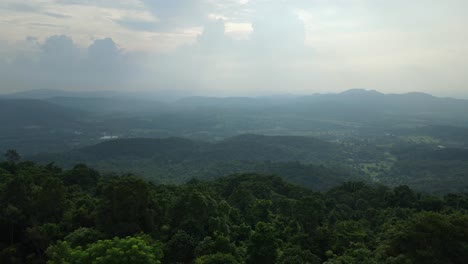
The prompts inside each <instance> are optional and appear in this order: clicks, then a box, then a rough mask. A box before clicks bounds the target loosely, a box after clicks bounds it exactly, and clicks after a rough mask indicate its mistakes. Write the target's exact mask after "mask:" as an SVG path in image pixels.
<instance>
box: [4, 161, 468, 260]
mask: <svg viewBox="0 0 468 264" xmlns="http://www.w3.org/2000/svg"><path fill="white" fill-rule="evenodd" d="M9 157H10V158H11V160H10V161H7V162H3V163H0V194H1V195H0V208H1V211H0V263H46V262H48V263H199V264H201V263H265V264H268V263H328V264H332V263H415V264H418V263H423V264H436V263H437V264H439V263H454V264H457V263H466V259H468V240H467V239H466V238H467V237H468V195H467V194H447V195H444V196H430V195H425V194H421V193H417V192H415V191H413V190H411V189H410V188H408V187H406V186H398V187H395V188H388V187H384V186H380V185H373V184H365V183H360V182H347V183H344V184H342V185H340V186H337V187H335V188H332V189H330V190H329V191H327V192H320V193H319V192H314V191H311V190H309V189H306V188H303V187H299V186H296V185H292V184H289V183H286V182H285V181H283V180H282V179H281V178H279V177H276V176H260V175H256V174H243V175H234V176H229V177H225V178H220V179H216V180H212V181H198V180H191V181H189V182H188V183H186V184H182V185H178V186H176V185H154V184H152V183H148V182H146V181H144V180H142V179H140V178H138V177H135V176H131V175H125V176H120V177H115V176H105V175H104V176H103V175H101V174H100V173H99V172H97V171H95V170H93V169H90V168H88V167H87V166H85V165H78V166H75V167H74V168H73V169H71V170H62V169H61V168H59V167H57V166H55V165H53V164H49V165H46V166H41V165H37V164H35V163H32V162H18V159H17V158H18V157H17V156H16V155H14V153H13V152H10V155H9Z"/></svg>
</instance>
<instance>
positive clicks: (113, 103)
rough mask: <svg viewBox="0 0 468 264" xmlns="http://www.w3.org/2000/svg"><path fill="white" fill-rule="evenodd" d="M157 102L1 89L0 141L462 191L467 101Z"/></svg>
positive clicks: (118, 166)
mask: <svg viewBox="0 0 468 264" xmlns="http://www.w3.org/2000/svg"><path fill="white" fill-rule="evenodd" d="M28 96H29V97H32V98H36V99H25V98H28ZM15 97H16V99H14V98H15ZM148 98H149V97H148ZM156 99H163V98H156ZM162 101H163V100H155V101H151V100H149V99H147V98H143V99H142V98H141V97H138V96H136V95H135V96H130V95H126V96H123V95H119V94H116V93H98V94H93V93H89V94H88V93H76V94H73V93H66V92H57V91H55V92H54V91H42V92H41V91H36V92H30V93H22V94H17V95H14V96H10V98H4V99H1V100H0V123H1V124H3V125H2V127H1V129H0V151H2V152H3V151H6V150H8V149H17V150H18V151H19V152H20V153H21V154H22V155H23V156H25V157H27V158H28V159H31V160H35V161H38V162H41V163H42V164H47V163H49V162H52V161H54V162H56V163H57V164H59V165H60V166H63V167H65V168H71V167H72V166H74V165H75V164H77V163H86V164H89V165H90V166H92V167H94V168H96V169H98V170H99V171H104V172H117V173H129V172H132V173H135V174H138V175H140V176H143V177H145V178H146V179H148V180H151V181H152V182H154V183H183V182H185V181H187V180H188V179H191V178H198V179H205V180H206V179H214V178H217V177H220V176H224V175H228V174H232V173H248V172H256V173H262V174H277V175H281V176H282V177H284V178H285V179H287V180H289V181H291V182H294V183H298V184H301V185H304V186H307V187H310V188H313V189H314V190H327V189H329V188H330V187H334V186H337V185H338V184H341V183H343V182H344V181H346V180H360V181H366V182H377V183H383V184H385V185H389V186H397V185H400V184H405V185H409V186H410V187H411V188H414V189H416V190H418V191H427V192H434V193H447V192H464V191H466V190H467V185H468V184H467V182H468V181H467V179H468V170H467V168H468V159H467V158H466V155H464V154H463V153H464V152H465V153H466V150H467V149H468V115H466V113H468V101H466V100H457V99H445V98H436V97H432V96H430V95H427V94H420V93H410V94H403V95H391V94H390V95H384V94H380V93H378V92H375V91H364V90H351V91H347V92H344V93H341V94H329V95H315V96H302V97H292V96H290V97H288V96H283V97H259V98H207V97H191V98H184V99H179V100H177V101H171V102H168V101H165V102H162ZM261 135H265V136H261ZM116 137H118V138H119V140H114V141H110V142H107V140H109V139H115V138H116ZM423 154H424V155H423Z"/></svg>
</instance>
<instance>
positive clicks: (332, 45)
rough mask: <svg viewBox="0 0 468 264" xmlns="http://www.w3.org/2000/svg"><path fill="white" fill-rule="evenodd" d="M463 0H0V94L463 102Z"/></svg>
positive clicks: (467, 80)
mask: <svg viewBox="0 0 468 264" xmlns="http://www.w3.org/2000/svg"><path fill="white" fill-rule="evenodd" d="M467 9H468V1H466V0H411V1H408V0H391V1H390V0H285V1H282V0H223V1H216V0H1V1H0V79H1V82H0V92H13V91H21V90H30V89H38V88H53V89H64V90H98V89H102V90H125V91H127V90H130V91H158V90H164V91H168V90H173V91H178V92H181V91H183V92H187V94H201V95H216V96H225V95H265V94H283V93H293V94H312V93H316V92H319V93H325V92H339V91H343V90H347V89H350V88H366V89H376V90H378V91H381V92H386V93H402V92H410V91H421V92H428V93H432V94H435V95H440V96H455V97H465V98H468V74H467V72H468V27H467V25H468V16H467V15H466V10H467Z"/></svg>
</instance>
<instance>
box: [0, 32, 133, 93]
mask: <svg viewBox="0 0 468 264" xmlns="http://www.w3.org/2000/svg"><path fill="white" fill-rule="evenodd" d="M30 41H31V42H32V41H36V40H35V39H30ZM37 48H38V49H37V50H36V54H35V56H34V57H33V56H29V57H24V56H17V57H15V59H14V60H12V61H9V62H8V61H3V63H0V69H1V71H0V76H1V78H2V80H3V81H4V84H3V85H4V86H7V85H8V86H10V87H13V88H16V89H32V88H59V89H67V88H70V89H71V88H74V89H97V88H101V89H102V88H116V89H118V88H123V87H122V86H127V85H128V83H127V81H131V80H132V74H135V73H136V72H138V70H139V69H138V67H139V64H138V63H136V64H135V63H134V61H133V59H134V57H133V56H136V55H135V54H124V53H123V52H122V51H121V49H120V48H119V47H118V46H117V45H116V44H115V43H114V41H113V40H112V39H110V38H104V39H97V40H95V41H94V42H93V43H92V44H91V45H90V46H89V47H88V48H87V49H85V50H83V49H80V48H79V47H78V46H77V45H76V44H75V43H74V42H73V40H72V39H71V38H70V37H68V36H65V35H55V36H51V37H49V38H47V39H46V40H45V41H44V42H43V43H38V45H37ZM113 86H115V87H113Z"/></svg>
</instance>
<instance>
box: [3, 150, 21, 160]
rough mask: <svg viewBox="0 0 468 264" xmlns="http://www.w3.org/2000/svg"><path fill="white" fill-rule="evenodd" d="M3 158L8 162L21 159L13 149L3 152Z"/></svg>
mask: <svg viewBox="0 0 468 264" xmlns="http://www.w3.org/2000/svg"><path fill="white" fill-rule="evenodd" d="M5 158H6V160H7V161H9V162H18V161H20V160H21V156H20V154H18V152H17V151H16V150H14V149H9V150H7V151H6V152H5Z"/></svg>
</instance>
